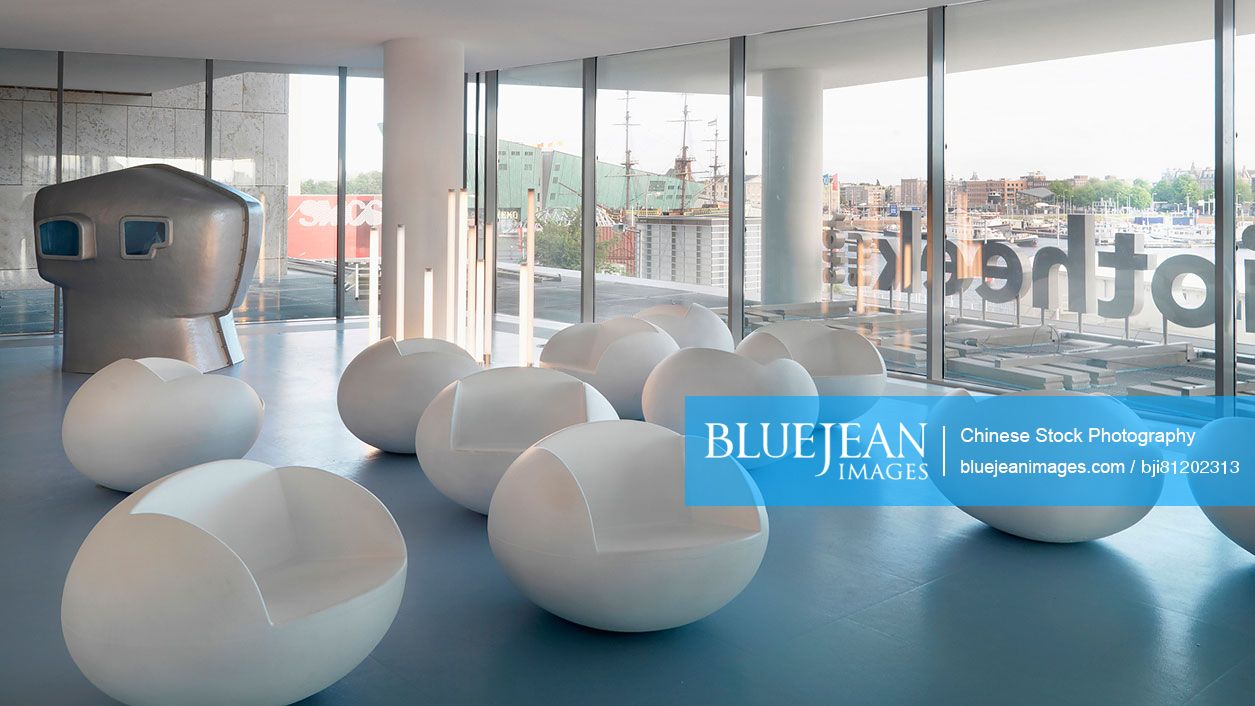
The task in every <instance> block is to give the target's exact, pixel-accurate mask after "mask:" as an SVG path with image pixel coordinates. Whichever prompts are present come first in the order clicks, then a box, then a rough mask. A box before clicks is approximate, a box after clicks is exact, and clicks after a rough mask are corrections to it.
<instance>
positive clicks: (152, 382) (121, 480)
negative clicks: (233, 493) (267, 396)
mask: <svg viewBox="0 0 1255 706" xmlns="http://www.w3.org/2000/svg"><path fill="white" fill-rule="evenodd" d="M261 424H262V401H261V398H259V397H258V396H257V393H256V392H254V391H253V388H252V387H250V386H249V385H248V383H246V382H244V381H243V380H239V379H237V378H233V377H228V376H225V375H205V374H202V373H201V372H200V370H198V369H197V368H196V367H194V366H192V365H189V364H188V363H185V362H183V361H181V360H174V359H171V358H140V359H138V360H132V359H129V358H124V359H122V360H118V361H115V362H113V363H110V364H109V365H107V366H105V367H104V368H102V369H101V370H100V371H98V372H97V373H96V374H94V375H92V376H91V377H90V378H88V380H87V381H86V382H84V383H83V386H82V387H80V388H79V389H78V391H77V392H75V393H74V397H72V398H71V399H70V404H69V406H67V407H66V410H65V418H64V419H63V420H62V424H61V441H62V445H63V446H64V447H65V454H66V456H67V457H68V458H69V459H70V463H71V464H73V465H74V467H75V468H77V469H78V471H79V472H80V473H82V474H83V475H85V476H87V477H88V478H90V479H91V480H93V481H95V482H97V483H99V484H100V485H103V486H105V487H107V488H113V489H114V490H122V491H126V492H131V491H134V490H137V489H138V488H140V487H142V486H144V485H147V484H148V483H150V482H152V481H154V480H156V479H158V478H160V477H162V476H164V475H168V474H170V473H173V472H175V471H178V470H181V469H184V468H187V467H189V466H195V465H198V464H201V463H206V462H208V461H216V460H219V459H227V458H240V457H241V456H243V455H244V454H246V453H248V450H249V449H250V448H252V446H253V443H254V442H255V441H257V436H258V435H259V434H260V433H261Z"/></svg>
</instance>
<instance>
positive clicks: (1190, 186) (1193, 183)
mask: <svg viewBox="0 0 1255 706" xmlns="http://www.w3.org/2000/svg"><path fill="white" fill-rule="evenodd" d="M1172 188H1173V190H1174V192H1175V193H1176V194H1177V197H1178V198H1177V200H1176V201H1174V202H1173V203H1179V204H1184V205H1186V206H1193V205H1194V204H1196V203H1198V200H1199V199H1201V198H1202V197H1203V189H1202V187H1201V186H1199V185H1198V179H1195V178H1194V175H1193V174H1178V175H1177V178H1176V179H1173V180H1172Z"/></svg>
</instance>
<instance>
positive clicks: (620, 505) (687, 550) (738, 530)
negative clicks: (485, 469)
mask: <svg viewBox="0 0 1255 706" xmlns="http://www.w3.org/2000/svg"><path fill="white" fill-rule="evenodd" d="M727 463H728V464H730V467H731V469H732V470H733V471H734V473H735V477H736V478H738V479H742V480H743V481H744V483H746V484H747V486H748V487H747V490H749V491H752V494H753V497H755V498H757V490H756V489H754V488H753V482H752V481H751V480H750V479H749V477H748V476H747V475H746V474H745V471H744V470H743V469H741V468H740V467H739V466H736V465H735V462H734V461H731V460H728V461H727ZM488 539H489V542H490V544H491V546H492V551H493V554H494V555H495V556H496V557H497V560H498V561H499V562H500V563H501V566H502V567H503V568H504V570H505V572H506V575H507V576H509V577H510V579H511V580H512V581H513V582H514V584H515V585H516V586H518V587H519V589H520V590H521V591H522V592H523V593H524V594H525V595H526V596H527V597H528V598H530V599H531V600H532V601H533V602H535V603H536V604H537V605H539V606H540V607H542V608H544V609H545V610H548V611H549V612H551V613H554V614H555V615H558V616H560V617H562V618H565V619H567V620H570V621H572V622H575V623H579V624H581V625H586V626H588V627H593V628H598V629H602V630H616V631H623V632H641V631H647V630H664V629H667V628H673V627H678V626H680V625H685V624H687V623H691V622H693V621H695V620H700V619H701V618H703V617H705V616H707V615H709V614H711V613H713V612H715V611H716V610H718V609H719V608H721V607H723V606H724V605H726V604H727V603H728V602H729V601H731V600H732V599H733V598H735V597H736V596H737V594H739V593H740V592H741V590H742V589H744V588H745V586H746V585H747V584H748V583H749V582H750V579H752V578H753V577H754V574H755V573H756V572H757V571H758V566H759V564H760V563H761V562H762V558H763V552H764V551H765V550H766V548H767V514H766V512H765V511H764V510H763V508H762V507H761V506H753V505H750V506H746V507H688V506H686V505H685V504H684V437H682V436H680V435H679V434H676V433H675V432H673V431H671V430H670V429H665V428H663V427H660V426H657V425H653V424H647V423H645V422H636V421H627V420H623V421H609V422H590V423H588V424H579V425H577V426H573V427H568V428H566V429H563V430H562V431H559V432H557V433H555V434H552V435H550V436H547V437H545V438H544V439H542V440H541V441H539V442H537V443H536V445H534V446H532V447H531V448H530V449H528V450H527V451H525V452H523V454H522V455H521V456H519V458H518V460H516V461H515V462H514V463H513V464H511V465H510V468H509V470H507V471H506V474H505V476H503V477H502V479H501V482H500V483H499V484H498V485H497V492H496V493H495V494H494V495H493V497H492V506H491V508H490V510H489V512H488Z"/></svg>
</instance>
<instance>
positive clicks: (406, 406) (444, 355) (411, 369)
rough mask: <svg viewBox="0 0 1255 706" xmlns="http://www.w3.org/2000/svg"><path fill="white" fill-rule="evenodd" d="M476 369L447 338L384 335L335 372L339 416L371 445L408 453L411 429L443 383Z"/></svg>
mask: <svg viewBox="0 0 1255 706" xmlns="http://www.w3.org/2000/svg"><path fill="white" fill-rule="evenodd" d="M482 369H483V368H482V367H481V366H480V364H479V363H477V362H475V359H474V358H472V357H471V355H470V354H469V353H467V352H466V351H465V350H463V349H462V348H461V347H460V346H457V345H454V344H452V343H449V342H448V341H442V340H439V339H435V338H407V339H405V340H403V341H394V340H393V339H391V338H385V339H383V340H381V341H379V342H377V343H374V344H372V345H370V346H368V347H367V348H366V349H365V350H363V351H362V352H361V353H358V354H357V357H356V358H354V359H353V360H352V362H350V363H349V366H348V367H347V368H345V369H344V374H343V375H341V376H340V386H339V388H338V390H337V391H336V405H337V406H338V407H339V409H340V419H341V420H342V421H343V422H344V426H346V427H348V430H349V431H351V432H353V436H356V437H357V438H359V439H361V440H362V441H364V442H366V443H367V444H370V445H371V446H374V447H375V448H377V449H381V450H383V451H390V452H392V453H399V454H412V453H414V430H415V429H417V428H418V420H419V418H420V417H422V416H423V410H425V409H427V405H428V404H430V403H431V401H432V400H434V399H435V398H436V395H438V394H440V391H441V390H443V389H445V387H448V385H449V383H451V382H453V381H455V380H460V379H462V378H464V377H466V376H467V375H470V374H471V373H474V372H478V371H479V370H482Z"/></svg>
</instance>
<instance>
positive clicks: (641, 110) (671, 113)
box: [594, 41, 729, 321]
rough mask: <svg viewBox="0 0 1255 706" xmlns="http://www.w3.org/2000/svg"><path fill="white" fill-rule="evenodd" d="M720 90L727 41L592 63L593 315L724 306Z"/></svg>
mask: <svg viewBox="0 0 1255 706" xmlns="http://www.w3.org/2000/svg"><path fill="white" fill-rule="evenodd" d="M728 85H729V84H728V42H726V41H725V42H707V43H704V44H693V45H689V46H682V47H672V48H669V49H659V50H654V51H644V52H636V53H632V54H623V55H619V56H611V57H606V58H602V59H598V62H597V95H596V110H597V154H596V159H597V165H596V191H597V193H596V207H597V229H596V230H597V246H596V253H597V255H596V257H597V261H596V263H595V266H594V270H595V272H596V278H597V284H596V288H595V293H596V305H595V311H596V318H597V320H598V321H603V320H605V319H609V318H612V317H615V316H631V315H632V314H635V313H636V312H638V311H640V310H642V309H645V308H647V307H650V306H654V305H658V304H678V303H689V302H697V303H700V304H704V305H705V306H708V307H710V308H711V309H714V310H715V311H717V312H718V313H720V314H721V315H723V314H724V312H726V309H727V303H728V294H727V292H728V243H729V239H728V197H727V179H728V171H727V169H728V166H727V165H728V146H727V130H728V115H729V99H728ZM721 126H722V127H721ZM721 129H722V134H721V133H720V131H721Z"/></svg>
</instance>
